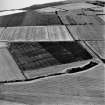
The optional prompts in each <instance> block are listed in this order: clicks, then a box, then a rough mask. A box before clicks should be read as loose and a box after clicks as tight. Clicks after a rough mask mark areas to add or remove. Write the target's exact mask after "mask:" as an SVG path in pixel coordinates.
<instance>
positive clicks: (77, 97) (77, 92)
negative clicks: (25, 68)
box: [1, 65, 105, 105]
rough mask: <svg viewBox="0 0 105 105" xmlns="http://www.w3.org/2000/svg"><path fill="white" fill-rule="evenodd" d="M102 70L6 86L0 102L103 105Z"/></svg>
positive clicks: (101, 66)
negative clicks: (3, 100) (2, 100)
mask: <svg viewBox="0 0 105 105" xmlns="http://www.w3.org/2000/svg"><path fill="white" fill-rule="evenodd" d="M104 70H105V69H104V66H103V65H98V66H96V67H94V68H92V69H90V70H88V71H87V72H83V73H78V74H74V75H72V74H71V75H69V74H68V75H64V76H57V77H54V78H46V79H42V80H41V81H34V80H33V81H31V82H24V83H17V84H16V83H14V84H13V83H12V84H5V85H2V86H1V99H2V98H3V99H5V100H8V101H12V102H20V103H24V104H29V105H30V104H31V105H34V104H35V105H43V104H42V103H45V104H49V105H57V104H58V105H66V104H67V105H78V104H79V105H104V102H105V100H104V96H105V94H104ZM90 97H91V98H90Z"/></svg>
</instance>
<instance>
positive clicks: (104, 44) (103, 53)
mask: <svg viewBox="0 0 105 105" xmlns="http://www.w3.org/2000/svg"><path fill="white" fill-rule="evenodd" d="M86 42H87V44H88V45H89V46H90V47H91V48H92V49H93V50H94V51H95V52H96V53H97V54H98V55H99V56H100V57H101V58H103V59H105V41H98V40H97V41H91V40H90V41H86Z"/></svg>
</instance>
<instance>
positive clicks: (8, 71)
mask: <svg viewBox="0 0 105 105" xmlns="http://www.w3.org/2000/svg"><path fill="white" fill-rule="evenodd" d="M17 79H24V76H23V75H22V74H21V72H20V70H19V68H18V66H17V64H16V63H15V62H14V60H13V58H12V57H11V55H10V53H9V52H8V50H7V49H6V48H0V81H9V80H17Z"/></svg>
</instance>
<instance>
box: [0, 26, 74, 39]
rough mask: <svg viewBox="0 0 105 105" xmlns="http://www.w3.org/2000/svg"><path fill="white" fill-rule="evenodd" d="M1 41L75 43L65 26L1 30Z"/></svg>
mask: <svg viewBox="0 0 105 105" xmlns="http://www.w3.org/2000/svg"><path fill="white" fill-rule="evenodd" d="M0 30H1V31H2V33H1V34H0V40H1V41H56V40H57V41H73V39H72V37H71V35H70V33H69V32H68V30H67V29H66V27H65V26H64V25H53V26H51V25H50V26H24V27H7V28H6V29H4V28H0Z"/></svg>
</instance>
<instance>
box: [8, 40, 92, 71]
mask: <svg viewBox="0 0 105 105" xmlns="http://www.w3.org/2000/svg"><path fill="white" fill-rule="evenodd" d="M77 49H78V50H77ZM8 50H9V52H10V53H11V55H12V56H13V58H14V60H15V61H16V63H17V65H18V66H19V68H20V69H21V70H24V71H26V70H33V69H36V70H38V69H40V68H43V67H49V66H54V65H60V64H66V63H71V62H76V61H82V60H88V59H92V56H91V55H90V53H89V52H87V51H86V50H85V49H84V48H83V47H82V46H81V45H80V44H79V43H78V42H11V43H10V45H9V47H8Z"/></svg>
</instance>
